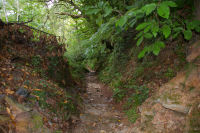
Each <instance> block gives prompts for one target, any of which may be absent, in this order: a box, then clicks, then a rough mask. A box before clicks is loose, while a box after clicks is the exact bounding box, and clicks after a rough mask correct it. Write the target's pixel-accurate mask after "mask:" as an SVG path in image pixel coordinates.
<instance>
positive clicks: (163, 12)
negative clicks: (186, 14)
mask: <svg viewBox="0 0 200 133" xmlns="http://www.w3.org/2000/svg"><path fill="white" fill-rule="evenodd" d="M157 12H158V15H159V16H161V17H163V18H166V19H168V18H169V15H170V9H169V6H168V5H167V4H166V3H161V4H160V6H159V7H158V9H157Z"/></svg>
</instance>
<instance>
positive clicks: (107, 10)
mask: <svg viewBox="0 0 200 133" xmlns="http://www.w3.org/2000/svg"><path fill="white" fill-rule="evenodd" d="M104 11H105V14H104V17H107V16H108V15H110V14H111V13H112V11H113V10H112V7H111V6H107V7H106V8H105V10H104Z"/></svg>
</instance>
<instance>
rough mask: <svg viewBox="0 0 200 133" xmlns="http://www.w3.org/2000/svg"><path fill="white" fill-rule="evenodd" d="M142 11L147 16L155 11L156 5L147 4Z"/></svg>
mask: <svg viewBox="0 0 200 133" xmlns="http://www.w3.org/2000/svg"><path fill="white" fill-rule="evenodd" d="M142 9H143V10H144V11H145V13H146V15H149V14H151V13H152V12H153V11H154V10H155V9H156V4H155V3H151V4H147V5H145V6H144V7H143V8H142Z"/></svg>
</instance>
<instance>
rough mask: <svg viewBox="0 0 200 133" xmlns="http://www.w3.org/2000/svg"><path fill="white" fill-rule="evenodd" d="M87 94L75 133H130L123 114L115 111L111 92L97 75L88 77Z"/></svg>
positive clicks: (84, 97)
mask: <svg viewBox="0 0 200 133" xmlns="http://www.w3.org/2000/svg"><path fill="white" fill-rule="evenodd" d="M86 83H87V88H86V89H87V92H86V94H84V96H83V99H84V102H83V103H84V106H85V110H84V113H83V114H81V116H80V119H81V122H80V123H79V124H78V126H77V127H76V128H75V129H74V131H72V132H73V133H129V130H130V129H129V128H128V127H130V126H128V123H127V122H124V118H123V114H122V113H121V112H120V111H117V110H115V108H114V106H113V104H112V103H111V101H112V99H111V97H110V96H109V95H108V93H109V91H108V90H107V89H106V87H104V86H103V85H102V84H100V83H99V82H98V80H97V78H96V76H95V75H92V73H89V74H88V75H87V76H86Z"/></svg>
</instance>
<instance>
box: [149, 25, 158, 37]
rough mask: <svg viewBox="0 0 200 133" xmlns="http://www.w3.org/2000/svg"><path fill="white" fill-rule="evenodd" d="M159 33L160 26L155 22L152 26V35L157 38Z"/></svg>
mask: <svg viewBox="0 0 200 133" xmlns="http://www.w3.org/2000/svg"><path fill="white" fill-rule="evenodd" d="M158 31H159V24H158V23H157V22H154V23H153V24H152V28H151V32H152V34H153V36H154V37H156V36H157V34H158Z"/></svg>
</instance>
